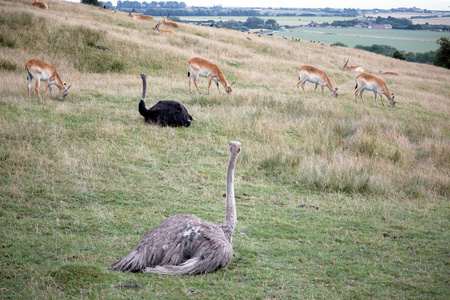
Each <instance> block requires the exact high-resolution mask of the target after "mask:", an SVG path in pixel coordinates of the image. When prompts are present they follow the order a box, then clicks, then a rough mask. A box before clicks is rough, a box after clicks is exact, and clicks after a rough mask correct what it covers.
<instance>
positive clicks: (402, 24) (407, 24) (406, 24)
mask: <svg viewBox="0 0 450 300" xmlns="http://www.w3.org/2000/svg"><path fill="white" fill-rule="evenodd" d="M360 23H365V24H390V25H392V29H402V30H438V31H450V26H448V25H430V24H428V23H425V24H413V22H412V21H411V20H408V19H405V18H394V17H391V16H389V17H387V18H382V17H377V18H376V19H372V18H367V19H366V20H358V19H353V20H345V21H333V22H332V23H331V24H330V23H327V22H325V23H323V25H324V26H333V27H355V25H356V24H360Z"/></svg>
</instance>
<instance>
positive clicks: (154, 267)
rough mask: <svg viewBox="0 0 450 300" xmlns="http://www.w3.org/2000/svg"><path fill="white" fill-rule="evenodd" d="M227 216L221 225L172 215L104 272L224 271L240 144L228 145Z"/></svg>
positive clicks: (229, 250)
mask: <svg viewBox="0 0 450 300" xmlns="http://www.w3.org/2000/svg"><path fill="white" fill-rule="evenodd" d="M229 149H230V153H231V155H230V160H229V162H228V169H227V189H226V191H227V194H226V197H227V198H226V199H227V213H226V217H225V221H224V222H223V224H213V223H210V222H208V221H205V220H202V219H200V218H198V217H196V216H194V215H176V216H172V217H169V218H167V219H166V220H164V221H163V222H161V224H159V225H158V226H156V227H155V228H153V229H152V230H150V231H149V232H147V233H146V234H145V235H144V236H143V237H142V238H141V239H140V240H139V242H138V243H137V245H136V247H134V249H133V251H131V252H130V253H129V254H128V255H127V256H126V257H124V258H122V259H121V260H119V261H118V262H116V263H114V264H112V265H111V266H109V267H108V269H110V270H113V271H123V272H142V273H157V274H166V275H185V274H206V273H211V272H214V271H216V270H218V269H221V268H226V267H227V266H228V264H229V263H230V262H231V259H232V257H233V246H232V237H231V236H232V235H233V233H234V229H235V227H236V223H237V217H236V203H235V198H234V169H235V166H236V160H237V156H238V154H239V152H240V151H241V143H239V142H234V141H231V142H230V143H229Z"/></svg>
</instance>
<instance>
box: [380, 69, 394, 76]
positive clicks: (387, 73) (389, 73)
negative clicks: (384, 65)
mask: <svg viewBox="0 0 450 300" xmlns="http://www.w3.org/2000/svg"><path fill="white" fill-rule="evenodd" d="M378 74H379V75H393V76H398V73H397V72H389V71H388V72H382V71H381V70H379V71H378Z"/></svg>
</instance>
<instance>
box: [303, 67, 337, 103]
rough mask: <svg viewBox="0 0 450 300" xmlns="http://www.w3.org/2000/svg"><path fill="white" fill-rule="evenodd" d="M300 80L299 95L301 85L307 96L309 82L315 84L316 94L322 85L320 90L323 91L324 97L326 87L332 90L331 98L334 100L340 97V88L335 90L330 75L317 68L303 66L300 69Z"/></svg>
mask: <svg viewBox="0 0 450 300" xmlns="http://www.w3.org/2000/svg"><path fill="white" fill-rule="evenodd" d="M298 79H299V80H300V81H299V82H298V83H297V94H298V87H299V86H300V84H301V85H302V90H303V93H305V94H306V92H305V83H306V82H307V81H308V82H311V83H314V92H315V91H316V89H317V86H318V85H320V88H321V89H322V96H323V87H324V86H326V87H327V88H328V89H329V90H330V92H331V96H333V97H334V98H336V97H337V96H338V93H337V90H338V88H334V87H333V84H332V83H331V80H330V78H329V77H328V75H327V74H325V72H323V71H321V70H319V69H317V68H314V67H311V66H307V65H303V66H301V67H300V68H299V69H298ZM314 92H313V93H314Z"/></svg>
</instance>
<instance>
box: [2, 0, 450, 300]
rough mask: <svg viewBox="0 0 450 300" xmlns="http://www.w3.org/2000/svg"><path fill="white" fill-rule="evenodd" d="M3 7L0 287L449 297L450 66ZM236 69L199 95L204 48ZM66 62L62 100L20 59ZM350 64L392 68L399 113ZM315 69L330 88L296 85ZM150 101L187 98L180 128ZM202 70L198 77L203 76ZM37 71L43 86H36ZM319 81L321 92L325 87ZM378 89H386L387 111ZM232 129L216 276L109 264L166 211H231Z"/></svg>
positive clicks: (179, 294) (38, 295) (76, 8)
mask: <svg viewBox="0 0 450 300" xmlns="http://www.w3.org/2000/svg"><path fill="white" fill-rule="evenodd" d="M30 2H31V1H30V0H19V1H16V0H14V1H6V0H0V44H1V46H0V68H1V71H0V178H1V181H0V204H1V210H0V226H1V227H0V228H1V229H0V297H1V298H2V299H74V298H75V299H87V298H88V299H139V298H143V299H191V298H195V299H198V298H200V299H268V298H276V299H295V298H297V299H311V298H315V299H316V298H317V299H352V298H357V299H368V298H378V299H411V298H426V299H448V298H449V297H450V292H449V288H448V284H449V277H450V274H449V266H448V262H449V260H448V258H449V255H450V252H449V249H450V242H449V241H450V236H449V232H450V231H449V215H450V205H449V201H448V197H449V187H450V174H449V170H450V121H449V119H450V118H449V115H450V112H449V111H450V99H449V95H450V71H449V70H447V69H443V68H437V67H434V66H429V65H420V64H414V63H408V62H405V61H400V60H395V59H392V58H388V57H384V56H381V55H376V54H373V53H368V52H365V51H358V50H355V49H351V48H342V47H330V46H328V45H320V44H317V43H309V42H304V41H301V42H295V41H293V40H290V39H289V40H285V39H283V38H281V37H275V36H274V37H270V36H264V35H262V36H261V37H258V36H257V35H250V36H251V40H249V39H247V37H249V35H248V34H247V33H241V32H237V31H233V30H227V29H218V28H210V27H200V26H193V25H187V24H181V27H180V28H179V29H173V30H174V31H175V33H174V34H173V35H161V34H159V33H157V32H155V31H153V29H152V28H153V26H155V24H156V22H157V20H155V21H138V20H132V19H130V18H129V17H127V15H126V14H125V13H120V12H117V13H114V12H112V11H107V10H99V9H98V8H94V7H90V6H85V5H81V4H75V3H68V2H62V1H56V0H47V1H46V2H47V4H48V6H49V10H48V11H47V10H38V9H34V8H33V7H31V6H30ZM194 56H200V57H203V58H206V59H209V60H211V61H213V62H215V63H217V64H218V65H219V66H221V68H222V71H223V73H224V74H225V76H226V77H227V79H228V81H229V82H231V81H235V84H234V86H233V93H232V96H231V97H228V96H227V95H225V93H224V90H223V88H222V87H221V88H220V90H221V92H220V93H219V92H218V91H217V89H216V88H215V87H214V86H212V87H211V95H210V96H206V95H205V94H202V95H199V94H198V93H196V92H194V93H192V94H189V93H188V79H187V64H186V62H187V61H188V60H189V59H190V58H192V57H194ZM30 58H39V59H43V60H45V61H47V62H49V63H51V64H52V65H55V66H56V68H57V70H58V72H59V75H60V76H61V78H62V80H63V81H65V82H67V83H68V84H72V88H71V89H70V90H69V95H68V97H67V98H66V99H65V100H64V101H59V100H57V97H56V96H55V94H56V93H55V89H56V87H54V88H53V89H54V91H53V94H54V98H53V99H50V98H49V97H48V96H47V99H46V100H44V101H40V100H39V99H38V98H37V96H36V94H35V93H34V91H32V97H31V98H29V97H28V95H27V84H26V80H25V78H26V76H25V70H24V64H25V62H26V61H28V60H29V59H30ZM345 58H350V65H361V66H364V67H365V68H366V69H367V70H368V72H370V73H372V74H374V73H378V70H380V69H381V70H383V71H395V72H398V73H399V74H400V76H399V77H387V78H385V80H386V83H387V86H388V88H389V90H390V91H391V92H392V93H394V94H395V100H396V101H397V105H396V108H395V109H392V108H389V107H388V106H384V107H383V106H381V105H380V101H379V100H377V102H376V104H375V105H374V103H373V101H372V99H373V98H372V93H370V92H367V93H366V94H365V96H366V101H365V103H362V102H361V101H360V100H358V103H355V99H354V87H355V74H352V73H349V72H345V71H342V65H343V61H344V59H345ZM302 64H310V65H313V66H315V67H318V68H320V69H322V70H323V71H325V72H326V73H327V74H328V75H329V77H330V78H331V81H332V82H333V84H334V85H335V86H336V87H338V88H339V90H338V92H339V97H338V98H337V99H334V98H332V97H331V96H330V93H329V91H325V95H324V96H322V95H321V93H320V91H319V92H317V91H316V93H315V94H313V93H312V89H313V85H312V84H310V83H308V84H307V85H306V90H307V94H306V95H304V94H303V93H301V94H300V95H298V94H297V93H296V84H297V82H298V77H297V69H298V68H299V67H300V66H301V65H302ZM141 72H145V73H147V74H148V78H149V79H148V97H147V103H148V104H151V103H156V102H157V101H158V100H161V99H173V100H178V101H180V102H182V103H183V104H184V105H185V106H186V107H187V108H188V110H189V112H190V113H191V115H193V116H194V117H195V119H196V121H195V122H194V123H193V124H192V125H191V126H190V127H188V128H162V127H158V126H156V125H151V124H146V123H145V122H144V121H143V118H142V117H141V116H140V115H139V113H138V103H139V100H140V96H141V88H142V86H141V85H142V83H141V79H140V73H141ZM206 85H207V81H206V79H205V78H201V79H200V80H199V87H200V89H201V90H202V91H203V92H205V91H206V88H207V86H206ZM42 90H43V84H41V91H42ZM319 90H320V89H319ZM386 102H387V100H386V98H385V104H386ZM230 140H238V141H240V142H241V143H242V145H243V148H242V153H241V154H240V156H239V158H238V161H237V167H236V174H235V175H236V179H235V185H236V200H237V214H238V224H237V228H236V232H235V234H234V236H233V247H234V256H233V260H232V262H231V264H230V265H229V266H228V268H227V269H225V270H219V271H217V272H215V273H212V274H208V275H201V276H175V277H170V276H162V275H148V274H147V275H145V274H141V273H119V272H112V271H109V270H108V269H106V267H107V266H108V265H110V264H111V263H113V262H115V261H116V260H117V259H118V258H121V257H123V256H124V255H126V254H127V253H128V252H129V251H130V250H131V249H132V248H133V247H134V245H135V244H136V243H137V241H138V240H139V239H140V238H141V237H142V236H143V235H144V234H145V233H146V232H147V231H148V230H150V229H151V228H152V227H154V226H156V225H157V224H159V223H160V222H161V221H162V220H164V219H165V218H167V217H169V216H171V215H175V214H181V213H189V214H195V215H197V216H198V217H201V218H203V219H205V220H208V221H211V222H214V223H222V222H223V220H224V217H225V198H224V197H223V195H224V193H225V172H226V163H227V161H228V156H229V154H228V150H227V144H228V142H229V141H230Z"/></svg>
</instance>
